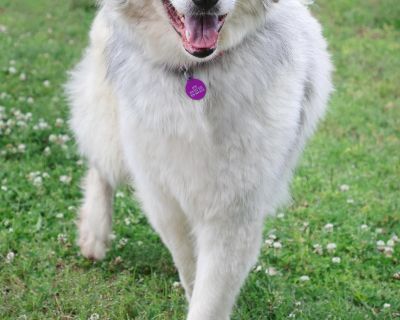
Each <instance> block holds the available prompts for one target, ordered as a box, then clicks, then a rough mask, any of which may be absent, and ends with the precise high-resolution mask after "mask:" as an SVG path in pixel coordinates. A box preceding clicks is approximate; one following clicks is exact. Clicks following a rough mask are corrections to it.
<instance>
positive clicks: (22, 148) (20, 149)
mask: <svg viewBox="0 0 400 320" xmlns="http://www.w3.org/2000/svg"><path fill="white" fill-rule="evenodd" d="M18 151H19V152H20V153H24V152H25V151H26V145H24V144H20V145H18Z"/></svg>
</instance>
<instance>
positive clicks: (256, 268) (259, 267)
mask: <svg viewBox="0 0 400 320" xmlns="http://www.w3.org/2000/svg"><path fill="white" fill-rule="evenodd" d="M261 270H262V266H260V265H258V266H256V267H255V268H254V270H253V272H254V273H257V272H260V271H261Z"/></svg>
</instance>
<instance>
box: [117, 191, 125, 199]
mask: <svg viewBox="0 0 400 320" xmlns="http://www.w3.org/2000/svg"><path fill="white" fill-rule="evenodd" d="M115 196H116V197H117V198H124V197H125V194H124V193H123V192H122V191H118V192H117V194H116V195H115Z"/></svg>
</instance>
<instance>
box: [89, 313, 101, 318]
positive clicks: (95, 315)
mask: <svg viewBox="0 0 400 320" xmlns="http://www.w3.org/2000/svg"><path fill="white" fill-rule="evenodd" d="M99 319H100V316H99V314H98V313H93V314H91V315H90V317H89V318H88V320H99Z"/></svg>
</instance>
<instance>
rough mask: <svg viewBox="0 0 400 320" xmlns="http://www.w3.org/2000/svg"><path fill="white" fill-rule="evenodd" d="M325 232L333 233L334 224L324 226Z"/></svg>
mask: <svg viewBox="0 0 400 320" xmlns="http://www.w3.org/2000/svg"><path fill="white" fill-rule="evenodd" d="M324 230H325V231H326V232H332V231H333V224H332V223H327V224H326V225H325V226H324Z"/></svg>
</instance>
